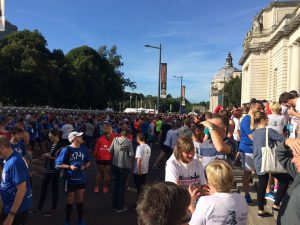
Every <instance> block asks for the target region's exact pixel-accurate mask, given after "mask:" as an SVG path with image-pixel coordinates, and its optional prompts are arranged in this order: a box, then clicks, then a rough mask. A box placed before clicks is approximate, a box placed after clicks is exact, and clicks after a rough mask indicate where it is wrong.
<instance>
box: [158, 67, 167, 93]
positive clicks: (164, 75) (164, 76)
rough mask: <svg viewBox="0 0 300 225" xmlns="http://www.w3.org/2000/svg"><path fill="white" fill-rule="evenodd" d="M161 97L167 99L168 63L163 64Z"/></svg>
mask: <svg viewBox="0 0 300 225" xmlns="http://www.w3.org/2000/svg"><path fill="white" fill-rule="evenodd" d="M160 82H161V83H160V87H161V89H160V90H161V92H160V97H161V98H166V97H167V63H162V64H161V80H160Z"/></svg>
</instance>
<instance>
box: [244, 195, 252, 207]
mask: <svg viewBox="0 0 300 225" xmlns="http://www.w3.org/2000/svg"><path fill="white" fill-rule="evenodd" d="M245 199H246V202H247V204H248V205H249V204H252V203H253V202H252V199H251V196H250V194H249V193H248V194H245Z"/></svg>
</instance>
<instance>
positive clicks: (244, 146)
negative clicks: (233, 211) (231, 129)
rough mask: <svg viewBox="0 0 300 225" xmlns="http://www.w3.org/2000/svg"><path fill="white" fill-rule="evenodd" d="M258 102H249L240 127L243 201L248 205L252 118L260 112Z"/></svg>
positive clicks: (249, 202)
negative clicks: (247, 110) (248, 108)
mask: <svg viewBox="0 0 300 225" xmlns="http://www.w3.org/2000/svg"><path fill="white" fill-rule="evenodd" d="M260 105H261V104H260V102H259V101H257V100H256V99H252V100H251V102H250V110H249V112H248V114H247V115H246V116H244V117H243V119H242V121H241V125H240V133H241V139H240V146H239V150H240V154H241V158H242V165H243V169H244V174H243V187H244V191H245V199H246V201H247V203H248V204H251V203H252V199H251V197H250V194H249V181H250V176H251V173H252V171H255V169H254V156H253V141H252V139H253V137H252V132H253V121H254V120H253V118H254V113H255V112H257V111H259V110H260Z"/></svg>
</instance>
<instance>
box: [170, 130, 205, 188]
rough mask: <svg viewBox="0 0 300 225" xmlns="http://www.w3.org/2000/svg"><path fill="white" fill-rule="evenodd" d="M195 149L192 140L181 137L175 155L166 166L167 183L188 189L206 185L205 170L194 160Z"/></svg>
mask: <svg viewBox="0 0 300 225" xmlns="http://www.w3.org/2000/svg"><path fill="white" fill-rule="evenodd" d="M194 155H195V148H194V143H193V140H192V139H191V138H188V137H184V136H182V137H179V138H178V140H177V143H176V146H175V148H174V153H173V155H172V156H171V157H170V158H169V159H168V161H167V165H166V173H165V181H170V182H173V183H175V184H178V185H180V186H184V187H186V188H188V187H189V185H195V186H197V187H198V188H199V189H200V187H201V186H203V185H204V184H206V179H205V175H204V169H203V167H202V164H201V163H200V162H199V160H197V159H194Z"/></svg>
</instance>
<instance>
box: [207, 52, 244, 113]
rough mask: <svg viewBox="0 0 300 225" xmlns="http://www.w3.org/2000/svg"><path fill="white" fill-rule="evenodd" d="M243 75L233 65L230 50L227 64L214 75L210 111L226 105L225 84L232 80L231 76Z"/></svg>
mask: <svg viewBox="0 0 300 225" xmlns="http://www.w3.org/2000/svg"><path fill="white" fill-rule="evenodd" d="M236 76H241V70H238V69H237V68H235V67H234V66H233V63H232V56H231V53H230V52H229V53H228V55H227V58H226V61H225V65H224V67H223V68H221V69H220V70H219V71H218V72H217V73H216V74H215V75H214V76H213V79H212V81H211V88H210V98H209V111H210V112H213V111H214V109H215V108H216V107H217V106H219V105H222V106H223V107H224V96H225V95H226V93H224V86H225V84H226V83H227V82H228V81H230V79H231V78H233V77H236Z"/></svg>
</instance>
